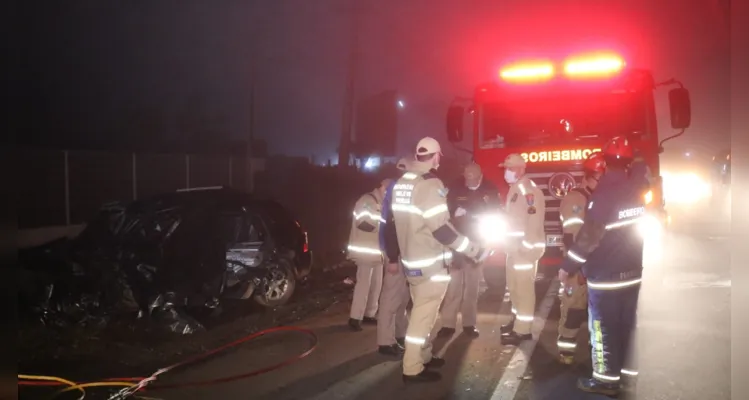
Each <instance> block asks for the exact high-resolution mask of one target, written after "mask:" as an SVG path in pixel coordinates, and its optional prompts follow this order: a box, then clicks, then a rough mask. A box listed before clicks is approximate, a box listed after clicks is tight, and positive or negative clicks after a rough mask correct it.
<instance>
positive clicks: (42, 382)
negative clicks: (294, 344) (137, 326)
mask: <svg viewBox="0 0 749 400" xmlns="http://www.w3.org/2000/svg"><path fill="white" fill-rule="evenodd" d="M284 331H286V332H288V331H292V332H301V333H304V334H305V335H307V336H309V337H310V338H311V339H312V340H311V344H310V347H309V349H307V350H306V351H304V352H303V353H301V354H298V355H295V356H293V357H290V358H288V359H286V360H284V361H282V362H279V363H277V364H274V365H271V366H268V367H264V368H260V369H257V370H254V371H250V372H245V373H241V374H236V375H231V376H226V377H221V378H214V379H209V380H203V381H194V382H183V383H175V384H168V385H166V384H165V385H152V383H153V382H154V381H156V380H157V379H158V377H159V376H161V375H163V374H165V373H167V372H171V371H173V370H175V369H177V368H181V367H184V366H186V365H189V364H192V363H195V362H198V361H202V360H205V359H207V358H209V357H211V356H214V355H216V354H217V353H220V352H222V351H225V350H227V349H229V348H231V347H234V346H238V345H240V344H242V343H245V342H248V341H251V340H253V339H257V338H259V337H261V336H264V335H268V334H271V333H277V332H284ZM317 342H318V339H317V336H316V335H315V334H314V332H312V331H311V330H309V329H305V328H298V327H293V326H278V327H275V328H270V329H265V330H262V331H259V332H256V333H253V334H251V335H248V336H245V337H243V338H241V339H238V340H235V341H233V342H231V343H228V344H225V345H223V346H220V347H218V348H215V349H213V350H210V351H207V352H205V353H202V354H198V355H196V356H193V357H190V358H188V359H186V360H184V361H181V362H178V363H176V364H172V365H170V366H168V367H165V368H161V369H159V370H158V371H156V372H154V373H153V374H151V376H148V377H129V378H108V379H104V380H101V381H96V382H86V383H76V382H73V381H71V380H67V379H64V378H59V377H56V376H40V375H21V374H19V375H18V385H19V386H67V387H65V388H63V389H60V390H58V391H57V392H55V393H54V394H53V395H52V397H51V398H53V399H54V398H57V397H58V396H60V395H61V394H63V393H67V392H71V391H78V392H80V393H81V395H80V397H78V399H79V400H80V399H83V398H84V397H85V396H86V391H85V389H86V388H92V387H123V388H122V389H121V390H120V391H118V392H117V393H114V394H113V395H111V396H110V397H109V400H122V399H126V398H128V397H131V396H133V395H135V394H136V393H137V392H145V391H146V390H145V389H146V387H148V391H149V392H150V391H156V390H162V389H174V388H183V387H196V386H210V385H217V384H220V383H226V382H232V381H237V380H241V379H246V378H250V377H254V376H258V375H262V374H265V373H268V372H271V371H274V370H277V369H279V368H282V367H285V366H287V365H290V364H293V363H294V362H297V361H299V360H301V359H303V358H305V357H307V356H308V355H310V354H311V353H312V352H313V351H314V350H315V348H317ZM138 397H140V398H141V399H148V398H147V397H143V396H140V395H139V396H138Z"/></svg>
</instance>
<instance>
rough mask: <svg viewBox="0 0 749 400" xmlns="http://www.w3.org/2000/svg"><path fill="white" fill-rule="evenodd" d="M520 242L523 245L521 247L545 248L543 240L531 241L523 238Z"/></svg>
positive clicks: (529, 248) (530, 248) (531, 248)
mask: <svg viewBox="0 0 749 400" xmlns="http://www.w3.org/2000/svg"><path fill="white" fill-rule="evenodd" d="M521 244H522V245H523V247H525V248H526V249H528V250H533V249H545V248H546V243H544V242H536V243H531V242H528V241H525V240H523V242H522V243H521Z"/></svg>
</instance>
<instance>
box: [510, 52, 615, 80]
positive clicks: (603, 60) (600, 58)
mask: <svg viewBox="0 0 749 400" xmlns="http://www.w3.org/2000/svg"><path fill="white" fill-rule="evenodd" d="M624 66H625V62H624V60H623V59H622V58H621V57H620V56H618V55H616V54H612V53H595V54H588V55H583V56H576V57H571V58H568V59H567V60H566V61H565V62H564V63H563V68H562V70H563V71H564V75H566V76H567V77H568V78H595V77H598V78H600V77H605V76H611V75H614V74H617V73H619V72H621V71H622V69H624ZM555 74H556V68H555V65H554V63H551V62H537V63H533V62H524V63H517V64H512V65H509V66H507V67H504V68H502V69H501V70H500V71H499V76H500V78H502V79H503V80H505V81H525V82H528V81H533V82H538V81H544V80H549V79H551V78H553V77H554V75H555Z"/></svg>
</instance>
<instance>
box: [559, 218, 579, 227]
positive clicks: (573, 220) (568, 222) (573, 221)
mask: <svg viewBox="0 0 749 400" xmlns="http://www.w3.org/2000/svg"><path fill="white" fill-rule="evenodd" d="M582 224H583V220H582V218H577V217H574V218H570V219H568V220H566V221H564V222H562V227H564V228H566V227H568V226H573V225H582Z"/></svg>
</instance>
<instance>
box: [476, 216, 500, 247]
mask: <svg viewBox="0 0 749 400" xmlns="http://www.w3.org/2000/svg"><path fill="white" fill-rule="evenodd" d="M477 218H478V235H479V237H480V238H481V239H482V240H484V241H485V242H488V243H497V242H500V241H502V240H503V239H504V237H505V234H506V233H507V221H506V220H505V219H504V218H503V217H502V216H501V215H498V214H485V215H480V216H478V217H477Z"/></svg>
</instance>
